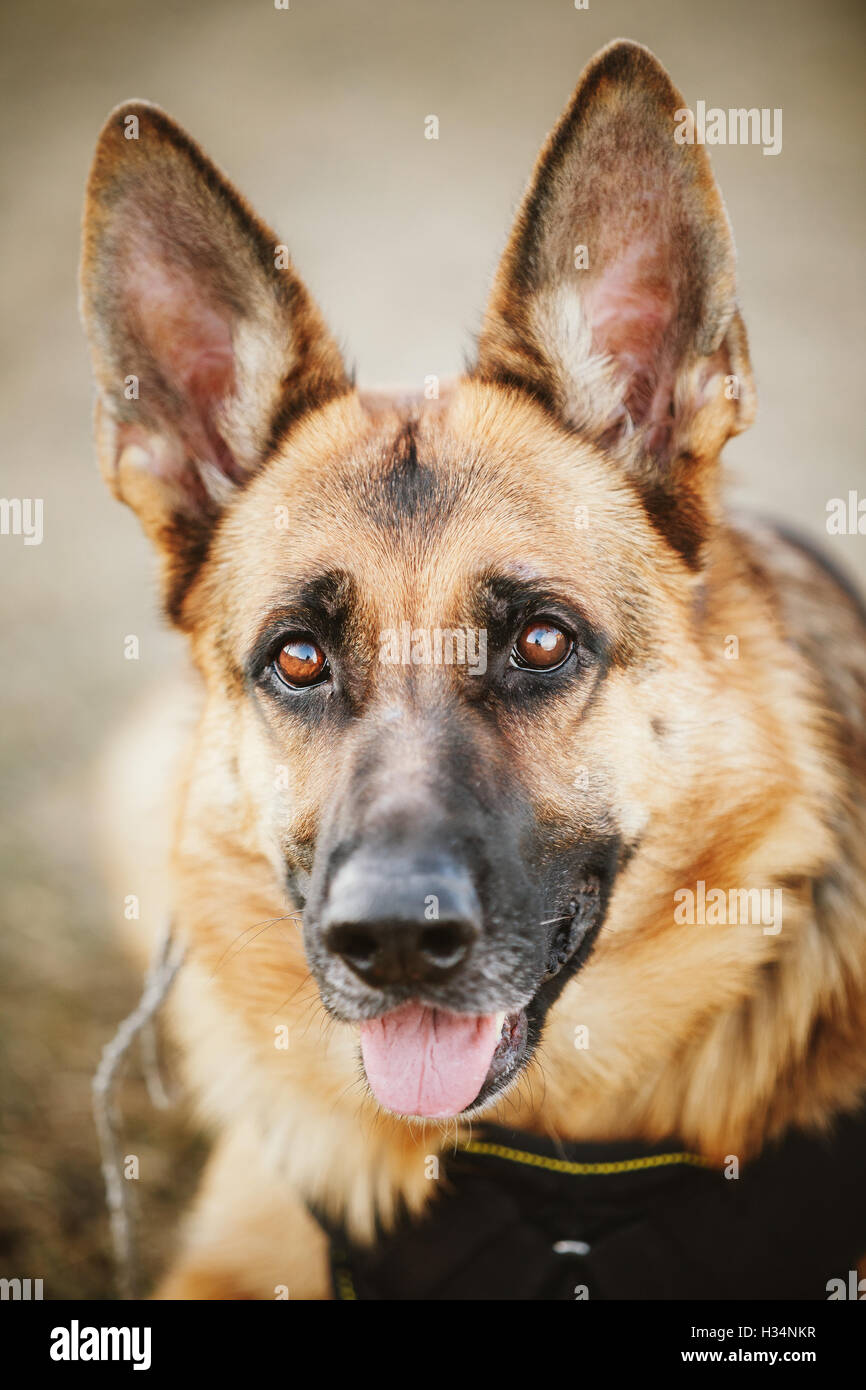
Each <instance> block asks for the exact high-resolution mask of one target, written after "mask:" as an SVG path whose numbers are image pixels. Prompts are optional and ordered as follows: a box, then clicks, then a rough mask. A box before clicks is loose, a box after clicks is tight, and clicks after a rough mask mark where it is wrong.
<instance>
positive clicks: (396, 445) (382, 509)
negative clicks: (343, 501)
mask: <svg viewBox="0 0 866 1390" xmlns="http://www.w3.org/2000/svg"><path fill="white" fill-rule="evenodd" d="M437 463H439V466H437ZM460 491H461V487H460V480H459V476H458V475H457V474H456V473H455V472H454V470H453V469H451V468H448V467H445V466H443V464H442V463H441V462H439V461H438V460H436V459H425V458H424V457H422V456H421V454H420V453H419V444H418V427H417V424H416V422H415V421H414V420H411V419H410V420H407V421H405V423H404V424H403V426H402V428H401V429H400V430H399V432H398V433H397V434H396V435H395V436H394V437H393V438H392V440H391V441H390V443H389V444H387V445H386V446H385V449H384V451H383V457H382V460H381V463H380V464H379V466H378V467H377V469H376V471H375V472H374V473H373V474H372V475H371V476H370V477H369V479H368V480H367V484H366V486H365V488H364V492H363V495H362V497H361V498H360V502H361V506H362V507H363V510H364V513H365V515H366V516H368V517H369V518H370V520H372V521H373V522H375V524H376V525H377V526H383V527H394V528H399V527H401V526H403V525H405V524H406V523H410V524H417V523H418V522H423V524H424V527H425V530H426V529H427V528H429V527H430V526H432V525H434V524H435V523H437V522H441V521H444V520H445V519H446V518H447V517H449V516H450V515H451V514H452V513H453V511H454V509H455V507H456V505H457V501H458V498H459V495H460Z"/></svg>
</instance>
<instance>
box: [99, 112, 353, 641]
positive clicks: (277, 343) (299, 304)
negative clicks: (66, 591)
mask: <svg viewBox="0 0 866 1390" xmlns="http://www.w3.org/2000/svg"><path fill="white" fill-rule="evenodd" d="M81 286H82V311H83V316H84V321H85V325H86V328H87V333H88V337H89V339H90V345H91V349H92V353H93V360H94V366H95V373H96V379H97V386H98V401H97V444H98V449H99V455H100V464H101V467H102V470H103V472H104V474H105V476H106V479H107V480H108V482H109V484H110V486H111V487H112V489H113V490H114V492H115V493H116V494H117V495H118V496H119V497H120V498H122V499H123V500H124V501H126V502H128V503H129V504H130V506H132V507H133V508H134V509H135V510H136V511H137V512H138V514H139V516H140V518H141V520H142V523H143V525H144V527H145V530H146V531H147V532H148V534H149V535H150V536H151V537H152V538H153V539H154V540H155V541H156V542H157V544H158V545H159V546H160V548H161V550H162V552H163V556H164V560H165V563H166V591H167V593H166V596H167V601H168V606H169V608H170V609H173V610H174V609H176V607H177V602H178V600H179V596H181V595H182V592H183V590H184V588H185V586H186V582H187V581H188V579H189V578H190V577H191V575H192V574H193V573H194V572H195V568H196V567H197V564H198V563H199V562H200V558H201V556H202V554H203V553H204V549H205V547H206V545H207V537H208V533H209V530H210V528H211V526H212V525H213V522H214V519H215V518H216V516H217V515H218V514H219V512H220V510H221V509H222V507H223V506H224V505H225V502H226V500H227V499H228V498H229V497H230V496H231V494H232V492H233V490H234V489H235V488H236V487H237V485H238V484H240V483H242V482H243V481H244V479H245V478H247V477H248V476H249V475H250V473H251V472H253V471H254V470H255V469H256V467H257V466H258V464H259V463H260V462H261V461H262V459H263V458H264V457H265V455H266V454H267V451H268V449H269V448H270V447H271V446H272V445H273V444H274V443H275V442H276V440H277V438H278V437H279V435H280V434H281V433H282V432H283V431H284V430H285V429H286V428H287V427H288V425H289V424H290V423H291V422H292V421H293V420H294V419H295V418H296V417H297V416H299V415H300V414H301V413H302V412H305V411H308V410H312V409H315V408H316V407H318V406H321V405H324V404H325V403H327V402H328V401H329V400H331V399H332V398H333V397H335V396H336V395H339V394H341V393H343V392H346V391H347V390H349V389H350V383H349V381H348V379H347V376H346V372H345V369H344V367H343V363H342V361H341V358H340V354H339V352H338V350H337V348H336V346H335V344H334V341H333V339H332V338H331V336H330V335H329V333H328V332H327V331H326V329H325V327H324V324H323V323H322V320H321V318H320V315H319V311H318V309H317V308H316V306H315V305H314V303H313V302H312V300H311V298H310V296H309V294H308V293H307V291H306V289H305V288H304V286H303V284H302V283H301V281H300V280H299V279H298V278H297V276H296V275H295V273H294V271H293V270H292V268H291V266H290V265H289V264H288V257H287V252H286V248H285V247H284V246H281V245H280V244H279V243H278V240H277V238H276V237H275V236H274V234H273V233H272V232H271V231H270V230H269V229H268V227H266V226H265V225H264V224H263V223H262V222H260V221H259V220H258V218H257V217H255V215H254V214H253V213H252V212H251V211H250V209H249V208H248V207H247V205H246V203H245V202H244V201H243V199H242V198H241V197H240V196H239V195H238V193H237V192H236V191H235V190H234V189H233V188H232V186H231V185H230V184H229V183H228V181H227V180H226V179H225V178H224V177H223V175H222V174H221V173H220V172H219V171H218V170H217V169H216V168H215V167H214V165H213V164H211V163H210V161H209V160H208V159H207V158H206V157H205V156H204V155H203V154H202V153H201V151H200V150H199V149H198V147H197V146H196V145H195V144H194V143H193V142H192V141H191V140H190V139H189V137H188V136H187V135H186V134H185V133H184V132H183V131H182V130H181V129H180V128H179V127H178V126H176V125H175V124H174V122H173V121H171V120H169V118H168V117H167V116H166V115H165V114H164V113H163V112H162V111H160V110H159V108H158V107H155V106H152V105H150V104H149V103H146V102H131V103H129V104H128V105H125V106H122V107H119V108H118V109H117V110H116V111H114V112H112V114H111V116H110V117H109V119H108V121H107V123H106V125H105V127H104V129H103V131H102V134H101V135H100V138H99V143H98V145H97V149H96V155H95V158H94V162H93V168H92V170H91V174H90V181H89V184H88V188H87V199H86V205H85V215H84V249H83V260H82V274H81ZM175 615H176V614H175Z"/></svg>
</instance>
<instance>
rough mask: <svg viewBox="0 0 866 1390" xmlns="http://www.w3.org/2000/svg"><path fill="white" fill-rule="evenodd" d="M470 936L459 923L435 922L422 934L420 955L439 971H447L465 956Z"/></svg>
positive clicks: (466, 929)
mask: <svg viewBox="0 0 866 1390" xmlns="http://www.w3.org/2000/svg"><path fill="white" fill-rule="evenodd" d="M471 934H472V933H471V932H470V931H469V930H468V928H467V927H465V926H464V925H463V924H462V923H460V922H437V923H436V925H435V926H431V927H427V928H425V930H424V931H423V932H422V934H421V940H420V942H419V950H420V953H421V955H422V956H423V957H424V958H425V959H426V960H428V961H429V962H430V964H431V965H435V966H436V967H437V968H438V969H439V970H448V969H450V968H451V967H452V966H455V965H458V964H459V962H460V961H461V960H463V958H464V956H465V955H466V954H467V952H468V950H469V938H470V936H471Z"/></svg>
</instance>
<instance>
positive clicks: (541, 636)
mask: <svg viewBox="0 0 866 1390" xmlns="http://www.w3.org/2000/svg"><path fill="white" fill-rule="evenodd" d="M573 651H574V639H573V638H572V637H570V636H569V634H568V633H567V632H563V630H562V628H561V627H557V626H556V624H555V623H551V622H548V620H547V619H546V618H535V619H533V621H532V622H531V623H527V624H526V626H525V627H524V628H523V630H522V632H521V633H520V636H519V637H518V639H517V641H516V642H515V644H514V649H513V650H512V653H511V660H512V663H513V664H514V665H515V666H521V667H523V668H525V669H529V670H532V671H553V670H555V669H556V667H557V666H561V665H562V664H563V662H564V661H567V660H568V658H569V657H570V656H571V653H572V652H573Z"/></svg>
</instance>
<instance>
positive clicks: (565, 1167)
mask: <svg viewBox="0 0 866 1390" xmlns="http://www.w3.org/2000/svg"><path fill="white" fill-rule="evenodd" d="M460 1147H461V1149H462V1150H463V1152H464V1153H472V1154H490V1155H492V1156H493V1157H494V1158H505V1159H508V1160H509V1162H511V1163H524V1164H526V1165H527V1167H529V1168H549V1169H550V1170H551V1171H552V1172H554V1173H570V1174H571V1175H572V1176H573V1177H579V1178H584V1177H588V1176H604V1177H607V1176H609V1175H610V1174H612V1173H634V1172H637V1171H638V1170H639V1169H641V1168H666V1167H670V1166H671V1165H672V1164H676V1163H684V1164H689V1165H690V1166H691V1167H693V1168H712V1167H714V1166H715V1165H714V1164H713V1162H712V1160H711V1159H709V1158H704V1157H703V1155H702V1154H692V1153H673V1154H652V1155H651V1156H650V1157H649V1158H625V1159H622V1160H621V1161H620V1162H619V1163H569V1162H568V1161H567V1160H566V1159H564V1158H544V1157H543V1156H542V1155H541V1154H532V1153H522V1152H521V1151H520V1149H508V1148H505V1147H504V1146H503V1145H502V1144H485V1143H482V1142H481V1141H479V1140H475V1139H470V1140H469V1141H468V1142H467V1143H466V1144H461V1146H460Z"/></svg>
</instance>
